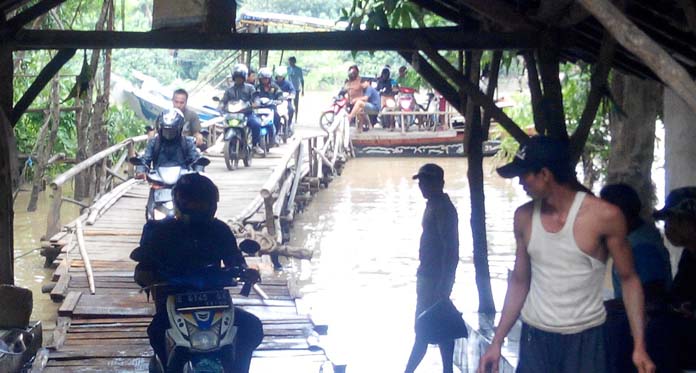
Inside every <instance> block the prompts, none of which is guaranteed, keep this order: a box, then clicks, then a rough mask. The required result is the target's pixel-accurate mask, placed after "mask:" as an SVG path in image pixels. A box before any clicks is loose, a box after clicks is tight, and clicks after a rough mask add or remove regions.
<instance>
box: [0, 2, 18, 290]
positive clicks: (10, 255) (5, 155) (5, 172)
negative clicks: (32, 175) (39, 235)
mask: <svg viewBox="0 0 696 373" xmlns="http://www.w3.org/2000/svg"><path fill="white" fill-rule="evenodd" d="M0 18H3V15H0ZM13 70H14V66H13V64H12V49H10V48H9V47H8V46H6V45H4V43H0V284H7V285H14V227H13V224H14V203H13V198H12V197H13V196H12V190H13V187H14V185H13V183H12V180H13V173H14V172H13V168H14V167H13V166H12V164H13V162H14V159H13V155H14V153H15V151H16V149H13V147H16V145H15V143H14V135H13V131H12V125H11V124H10V121H9V118H8V117H7V115H8V114H9V113H10V109H12V92H13V84H12V74H13Z"/></svg>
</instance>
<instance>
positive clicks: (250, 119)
mask: <svg viewBox="0 0 696 373" xmlns="http://www.w3.org/2000/svg"><path fill="white" fill-rule="evenodd" d="M247 127H249V129H251V145H253V146H256V145H258V144H259V137H260V135H261V120H260V119H259V117H257V116H256V114H254V113H250V114H248V115H247Z"/></svg>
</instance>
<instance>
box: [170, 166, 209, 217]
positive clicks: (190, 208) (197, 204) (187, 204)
mask: <svg viewBox="0 0 696 373" xmlns="http://www.w3.org/2000/svg"><path fill="white" fill-rule="evenodd" d="M219 198H220V194H219V192H218V188H217V187H216V186H215V184H214V183H213V182H212V181H211V180H210V179H208V178H207V177H205V176H203V175H201V174H198V173H192V174H186V175H184V176H182V177H181V178H180V179H179V181H177V183H176V185H174V188H173V189H172V199H173V202H174V207H175V208H176V214H177V218H179V219H181V220H183V221H185V222H187V223H206V222H209V221H210V220H212V219H213V218H214V217H215V212H216V211H217V203H218V200H219Z"/></svg>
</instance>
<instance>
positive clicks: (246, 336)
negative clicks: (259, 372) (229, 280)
mask: <svg viewBox="0 0 696 373" xmlns="http://www.w3.org/2000/svg"><path fill="white" fill-rule="evenodd" d="M234 325H235V326H236V327H237V337H236V339H237V340H236V350H235V359H234V364H233V366H232V372H235V373H246V372H248V371H249V365H250V364H251V356H252V354H253V352H254V350H255V349H256V347H258V346H259V345H260V344H261V341H262V340H263V325H262V324H261V320H259V318H258V317H256V316H254V315H253V314H251V313H249V312H246V311H244V310H242V309H240V308H235V309H234ZM169 328H170V325H169V318H168V317H167V313H166V312H157V313H155V316H154V317H153V318H152V322H151V323H150V326H148V328H147V335H148V337H149V338H150V345H151V346H152V349H153V350H154V351H155V354H156V355H157V357H158V358H159V359H160V361H161V362H162V364H166V362H167V357H166V356H167V347H166V341H165V338H166V331H167V329H169ZM168 368H170V367H168ZM167 371H169V369H167Z"/></svg>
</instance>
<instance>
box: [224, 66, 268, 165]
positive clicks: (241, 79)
mask: <svg viewBox="0 0 696 373" xmlns="http://www.w3.org/2000/svg"><path fill="white" fill-rule="evenodd" d="M248 76H249V69H247V67H246V65H244V64H241V63H240V64H237V65H235V67H234V68H233V69H232V80H233V81H234V84H232V86H231V87H229V88H227V90H225V94H224V95H223V96H222V100H221V101H220V106H219V107H218V109H219V110H220V111H222V112H224V111H225V110H226V109H227V103H229V102H230V101H243V102H245V103H247V104H249V108H248V109H247V112H245V113H244V114H245V115H246V119H247V127H249V128H250V129H251V145H252V146H253V147H254V151H256V152H257V153H263V150H261V148H259V137H260V134H261V120H260V119H259V117H258V116H256V114H254V112H253V110H252V104H253V103H254V99H255V97H256V94H257V92H256V89H255V88H254V86H253V85H251V84H249V83H247V82H246V80H247V77H248Z"/></svg>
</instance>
